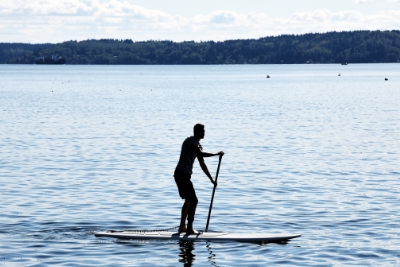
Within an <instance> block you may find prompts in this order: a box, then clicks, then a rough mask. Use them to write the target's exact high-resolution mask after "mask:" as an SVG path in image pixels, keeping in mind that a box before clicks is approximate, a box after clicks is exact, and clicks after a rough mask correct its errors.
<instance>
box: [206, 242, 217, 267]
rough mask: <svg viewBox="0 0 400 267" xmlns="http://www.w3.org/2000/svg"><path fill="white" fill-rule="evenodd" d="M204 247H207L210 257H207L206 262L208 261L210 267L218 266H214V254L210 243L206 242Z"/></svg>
mask: <svg viewBox="0 0 400 267" xmlns="http://www.w3.org/2000/svg"><path fill="white" fill-rule="evenodd" d="M206 247H207V250H208V253H210V256H209V257H208V260H209V261H210V263H211V265H212V266H218V265H217V264H216V262H215V254H214V253H213V251H212V248H211V243H209V242H207V245H206Z"/></svg>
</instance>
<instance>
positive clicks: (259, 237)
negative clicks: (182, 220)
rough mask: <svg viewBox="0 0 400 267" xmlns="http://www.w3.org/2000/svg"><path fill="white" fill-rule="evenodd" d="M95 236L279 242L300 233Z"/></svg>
mask: <svg viewBox="0 0 400 267" xmlns="http://www.w3.org/2000/svg"><path fill="white" fill-rule="evenodd" d="M95 236H97V237H112V238H119V239H139V240H183V241H239V242H281V241H286V240H289V239H293V238H296V237H300V236H301V235H300V234H263V233H259V234H258V233H253V234H233V233H222V232H200V233H199V234H192V235H187V234H185V233H177V232H169V231H107V232H97V233H95Z"/></svg>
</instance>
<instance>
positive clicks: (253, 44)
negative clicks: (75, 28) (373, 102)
mask: <svg viewBox="0 0 400 267" xmlns="http://www.w3.org/2000/svg"><path fill="white" fill-rule="evenodd" d="M54 54H58V55H60V56H62V57H64V58H66V59H67V64H295V63H297V64H303V63H341V62H348V63H375V62H399V61H400V31H397V30H396V31H352V32H328V33H309V34H301V35H280V36H270V37H264V38H260V39H248V40H228V41H223V42H214V41H206V42H194V41H187V42H172V41H145V42H133V41H132V40H129V39H127V40H115V39H100V40H86V41H80V42H78V41H67V42H63V43H59V44H37V45H30V44H17V43H14V44H5V43H0V63H3V64H4V63H8V64H33V63H34V62H35V59H36V58H38V57H40V56H47V57H51V55H54Z"/></svg>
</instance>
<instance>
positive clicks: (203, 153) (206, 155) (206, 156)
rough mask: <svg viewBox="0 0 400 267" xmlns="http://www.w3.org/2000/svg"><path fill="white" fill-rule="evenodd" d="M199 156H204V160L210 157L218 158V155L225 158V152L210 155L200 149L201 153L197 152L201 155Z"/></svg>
mask: <svg viewBox="0 0 400 267" xmlns="http://www.w3.org/2000/svg"><path fill="white" fill-rule="evenodd" d="M199 154H201V155H202V156H203V158H208V157H213V156H218V155H222V156H223V155H224V152H223V151H220V152H217V153H210V152H203V151H200V149H199V152H197V155H199Z"/></svg>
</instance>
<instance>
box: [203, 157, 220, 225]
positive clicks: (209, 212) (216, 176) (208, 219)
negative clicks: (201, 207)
mask: <svg viewBox="0 0 400 267" xmlns="http://www.w3.org/2000/svg"><path fill="white" fill-rule="evenodd" d="M221 159H222V155H219V162H218V168H217V174H216V175H215V183H217V180H218V173H219V167H220V166H221ZM216 188H217V185H216V184H215V185H214V189H213V192H212V196H211V203H210V209H209V210H208V218H207V225H206V230H205V232H207V231H208V225H209V223H210V216H211V209H212V205H213V201H214V194H215V189H216Z"/></svg>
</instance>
